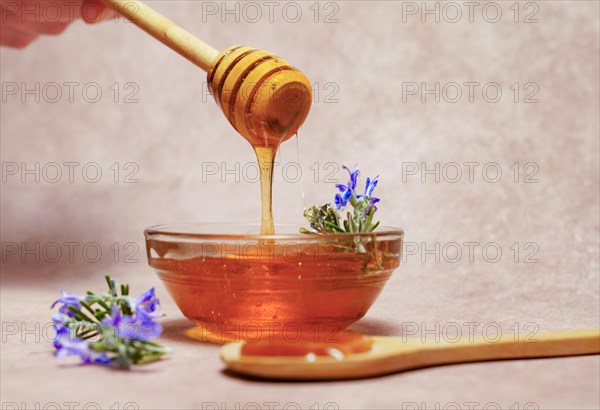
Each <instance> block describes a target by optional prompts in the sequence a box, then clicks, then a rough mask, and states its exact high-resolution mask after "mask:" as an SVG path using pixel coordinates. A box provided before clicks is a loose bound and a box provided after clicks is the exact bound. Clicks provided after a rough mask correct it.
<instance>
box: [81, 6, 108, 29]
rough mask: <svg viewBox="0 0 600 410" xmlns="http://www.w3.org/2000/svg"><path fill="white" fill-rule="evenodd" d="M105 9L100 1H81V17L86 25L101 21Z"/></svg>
mask: <svg viewBox="0 0 600 410" xmlns="http://www.w3.org/2000/svg"><path fill="white" fill-rule="evenodd" d="M107 8H108V7H106V5H105V4H104V3H102V2H101V1H100V0H83V2H82V3H81V17H82V18H83V21H85V22H86V23H89V24H93V23H96V22H98V21H101V20H102V19H103V15H104V14H105V11H106V9H107Z"/></svg>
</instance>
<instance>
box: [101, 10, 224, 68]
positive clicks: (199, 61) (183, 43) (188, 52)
mask: <svg viewBox="0 0 600 410" xmlns="http://www.w3.org/2000/svg"><path fill="white" fill-rule="evenodd" d="M102 2H103V3H104V4H106V5H107V6H108V7H110V8H112V9H114V10H116V11H118V12H119V13H120V14H122V15H123V16H125V17H127V19H128V20H130V21H131V22H132V23H133V24H135V25H136V26H138V27H139V28H141V29H142V30H144V31H145V32H146V33H148V34H150V35H151V36H152V37H154V38H155V39H157V40H158V41H160V42H161V43H163V44H164V45H166V46H167V47H169V48H171V49H172V50H174V51H176V52H177V53H179V54H181V55H182V56H183V57H185V58H187V59H188V60H190V61H191V62H192V63H194V64H196V65H197V66H198V67H200V68H201V69H203V70H204V71H208V69H209V68H210V64H211V63H212V62H213V61H214V59H215V58H216V57H217V55H218V54H219V52H218V51H217V50H216V49H214V48H213V47H211V46H210V45H208V44H206V43H205V42H204V41H202V40H200V39H199V38H197V37H195V36H194V35H192V34H190V33H189V32H187V31H185V30H184V29H182V28H181V27H179V26H178V25H176V24H175V23H173V22H172V21H171V20H169V19H167V18H166V17H164V16H163V15H161V14H160V13H158V12H156V11H155V10H153V9H152V8H150V7H148V6H147V5H145V4H144V3H142V2H141V1H138V0H102Z"/></svg>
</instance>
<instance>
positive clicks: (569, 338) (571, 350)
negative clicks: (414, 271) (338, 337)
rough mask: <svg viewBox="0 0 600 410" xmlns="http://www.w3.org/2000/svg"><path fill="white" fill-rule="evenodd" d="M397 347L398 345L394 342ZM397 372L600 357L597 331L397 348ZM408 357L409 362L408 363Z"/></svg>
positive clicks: (599, 342)
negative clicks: (494, 362) (482, 363)
mask: <svg viewBox="0 0 600 410" xmlns="http://www.w3.org/2000/svg"><path fill="white" fill-rule="evenodd" d="M396 343H398V342H396ZM396 349H397V350H396V352H397V353H396V355H397V357H396V359H400V360H401V361H399V362H398V365H397V367H398V368H406V367H412V368H415V367H423V366H433V365H441V364H451V363H467V362H479V361H487V360H502V359H525V358H534V357H560V356H574V355H585V354H597V353H600V329H586V330H563V331H557V332H548V333H538V334H535V335H531V337H528V336H527V335H523V334H521V335H518V336H515V335H510V336H509V335H506V336H502V337H501V338H499V339H498V340H490V339H489V338H488V340H485V339H483V338H474V339H472V340H469V339H468V338H464V339H461V340H459V341H457V342H456V343H447V342H442V343H430V342H427V343H425V344H421V345H418V344H417V345H414V346H413V348H412V349H408V351H407V350H405V349H403V348H402V346H401V345H400V343H398V344H396ZM407 354H410V355H411V359H412V360H408V361H407Z"/></svg>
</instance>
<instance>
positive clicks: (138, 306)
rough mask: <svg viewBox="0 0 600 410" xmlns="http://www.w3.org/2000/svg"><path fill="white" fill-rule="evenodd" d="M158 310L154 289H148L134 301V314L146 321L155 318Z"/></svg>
mask: <svg viewBox="0 0 600 410" xmlns="http://www.w3.org/2000/svg"><path fill="white" fill-rule="evenodd" d="M159 309H160V300H158V298H157V297H156V295H155V294H154V288H151V289H148V290H147V291H146V292H144V293H142V294H141V295H140V296H139V297H138V298H137V299H136V300H135V309H134V310H135V313H136V315H138V316H144V317H146V318H147V319H150V318H155V317H156V316H157V315H156V313H157V312H158V310H159Z"/></svg>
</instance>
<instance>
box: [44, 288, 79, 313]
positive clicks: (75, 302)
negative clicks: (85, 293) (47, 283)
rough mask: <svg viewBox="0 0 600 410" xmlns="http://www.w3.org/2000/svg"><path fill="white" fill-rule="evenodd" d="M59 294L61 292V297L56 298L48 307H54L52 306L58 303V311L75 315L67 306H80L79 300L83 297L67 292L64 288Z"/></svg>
mask: <svg viewBox="0 0 600 410" xmlns="http://www.w3.org/2000/svg"><path fill="white" fill-rule="evenodd" d="M61 294H62V298H60V299H58V300H56V301H55V302H54V303H53V304H52V306H50V309H52V308H54V306H56V305H57V304H58V303H60V304H61V306H60V308H59V309H58V311H59V312H60V313H62V314H64V315H67V316H69V317H73V316H75V313H74V312H73V311H72V310H71V309H69V306H73V307H74V308H77V309H79V308H81V303H80V302H81V301H82V300H83V299H84V298H83V297H81V296H79V295H76V294H75V293H69V292H65V291H64V290H61Z"/></svg>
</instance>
